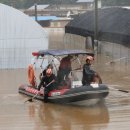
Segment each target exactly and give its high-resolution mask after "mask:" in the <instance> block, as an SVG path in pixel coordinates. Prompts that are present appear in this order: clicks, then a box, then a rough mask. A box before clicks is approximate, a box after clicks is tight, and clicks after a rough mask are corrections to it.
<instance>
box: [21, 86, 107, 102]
mask: <svg viewBox="0 0 130 130" xmlns="http://www.w3.org/2000/svg"><path fill="white" fill-rule="evenodd" d="M19 93H22V94H24V95H27V96H30V97H33V96H35V95H36V94H37V93H38V94H37V96H36V97H35V99H38V100H42V101H43V99H44V96H43V93H40V91H38V90H36V89H35V88H32V87H31V86H29V85H21V86H20V87H19ZM108 94H109V89H108V87H107V86H106V85H104V84H100V85H99V86H98V87H96V88H94V87H92V86H91V85H89V86H81V87H78V88H71V89H62V90H53V91H51V92H50V93H49V98H48V102H51V103H62V104H64V103H65V104H66V103H74V102H79V101H86V100H90V99H99V100H100V99H103V98H105V97H106V96H107V95H108Z"/></svg>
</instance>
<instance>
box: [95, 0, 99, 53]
mask: <svg viewBox="0 0 130 130" xmlns="http://www.w3.org/2000/svg"><path fill="white" fill-rule="evenodd" d="M94 26H95V30H94V31H95V33H94V37H95V38H94V39H95V43H96V45H97V52H98V0H95V25H94Z"/></svg>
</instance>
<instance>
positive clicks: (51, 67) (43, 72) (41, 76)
mask: <svg viewBox="0 0 130 130" xmlns="http://www.w3.org/2000/svg"><path fill="white" fill-rule="evenodd" d="M49 68H50V69H53V65H52V64H49V65H48V66H47V67H46V68H45V69H44V70H43V71H42V72H41V73H40V75H39V79H40V81H41V79H42V78H43V77H44V76H46V70H47V69H49Z"/></svg>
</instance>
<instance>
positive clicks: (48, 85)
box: [38, 68, 56, 102]
mask: <svg viewBox="0 0 130 130" xmlns="http://www.w3.org/2000/svg"><path fill="white" fill-rule="evenodd" d="M42 86H43V87H44V102H48V93H49V92H50V91H51V90H53V89H55V87H56V77H55V75H54V74H53V73H52V69H51V68H48V69H47V70H46V75H45V76H44V77H42V79H41V82H40V84H39V85H38V90H40V89H41V87H42Z"/></svg>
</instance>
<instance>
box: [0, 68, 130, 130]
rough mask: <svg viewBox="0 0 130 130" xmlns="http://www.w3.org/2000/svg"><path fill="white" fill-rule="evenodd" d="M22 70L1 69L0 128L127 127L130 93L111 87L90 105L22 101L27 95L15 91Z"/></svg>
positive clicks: (23, 78) (22, 78)
mask: <svg viewBox="0 0 130 130" xmlns="http://www.w3.org/2000/svg"><path fill="white" fill-rule="evenodd" d="M19 73H20V74H19ZM25 73H26V70H10V71H9V70H8V71H7V70H2V71H1V72H0V81H1V85H0V130H23V129H24V130H99V129H100V130H115V129H119V130H129V127H130V124H129V122H130V93H125V92H120V91H118V90H117V89H116V88H115V89H110V94H109V96H108V97H107V98H106V99H105V100H103V101H101V102H100V103H98V104H96V105H93V106H87V105H86V106H75V105H58V104H51V103H47V104H44V103H42V102H41V101H37V100H35V101H34V102H26V103H25V101H26V100H27V99H29V98H28V97H26V96H24V95H21V94H19V93H18V86H19V84H22V83H25V81H26V75H25ZM7 77H8V80H7V81H6V78H7ZM111 87H112V88H114V86H111Z"/></svg>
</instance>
